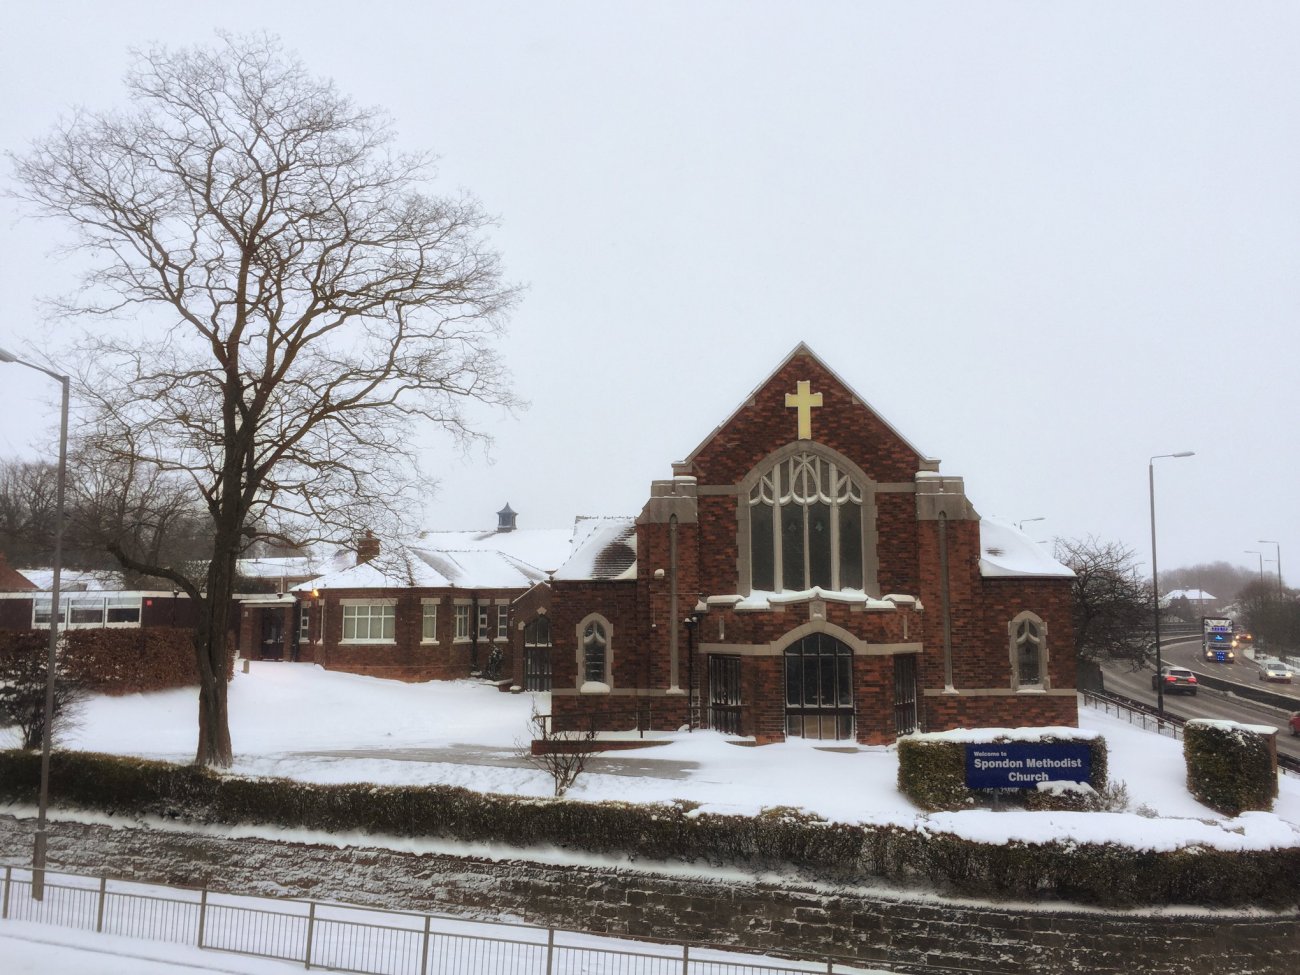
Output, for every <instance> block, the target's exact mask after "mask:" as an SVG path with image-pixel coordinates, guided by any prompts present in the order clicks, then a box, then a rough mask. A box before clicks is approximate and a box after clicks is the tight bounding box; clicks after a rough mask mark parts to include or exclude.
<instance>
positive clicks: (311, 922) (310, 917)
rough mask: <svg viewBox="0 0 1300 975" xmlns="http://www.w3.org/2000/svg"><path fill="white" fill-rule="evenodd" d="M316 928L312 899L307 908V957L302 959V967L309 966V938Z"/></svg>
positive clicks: (314, 903) (314, 906)
mask: <svg viewBox="0 0 1300 975" xmlns="http://www.w3.org/2000/svg"><path fill="white" fill-rule="evenodd" d="M315 930H316V902H315V901H312V902H311V906H310V907H308V908H307V957H306V958H305V959H303V963H302V967H303V968H311V939H312V934H313V932H314V931H315Z"/></svg>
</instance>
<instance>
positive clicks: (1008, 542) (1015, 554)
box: [980, 518, 1074, 579]
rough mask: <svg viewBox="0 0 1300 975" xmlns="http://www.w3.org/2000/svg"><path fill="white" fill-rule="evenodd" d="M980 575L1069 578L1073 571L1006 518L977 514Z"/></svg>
mask: <svg viewBox="0 0 1300 975" xmlns="http://www.w3.org/2000/svg"><path fill="white" fill-rule="evenodd" d="M980 575H982V576H983V577H984V578H986V579H999V578H1008V577H1014V576H1039V577H1048V578H1057V579H1073V578H1074V571H1073V570H1072V569H1070V568H1069V567H1068V566H1064V565H1062V564H1061V563H1060V562H1058V561H1056V559H1054V558H1052V557H1051V556H1050V555H1048V554H1047V550H1046V549H1045V548H1044V546H1042V545H1039V544H1038V543H1037V542H1035V541H1034V540H1033V539H1032V538H1030V537H1029V536H1028V535H1026V534H1025V533H1024V532H1022V531H1020V529H1018V528H1017V527H1016V526H1015V525H1013V524H1011V523H1010V522H1007V521H1001V520H999V519H997V518H981V519H980Z"/></svg>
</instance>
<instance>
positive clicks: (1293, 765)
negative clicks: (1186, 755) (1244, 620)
mask: <svg viewBox="0 0 1300 975" xmlns="http://www.w3.org/2000/svg"><path fill="white" fill-rule="evenodd" d="M1080 693H1081V694H1082V695H1083V703H1084V704H1085V705H1086V706H1088V707H1093V708H1096V709H1097V710H1099V711H1102V712H1103V713H1105V714H1108V715H1113V716H1114V717H1117V718H1119V719H1120V720H1123V721H1127V722H1128V723H1129V724H1131V725H1134V726H1135V727H1139V728H1141V729H1143V730H1144V731H1154V732H1156V733H1157V734H1161V735H1165V736H1167V737H1169V738H1173V739H1174V740H1175V741H1182V738H1183V725H1184V724H1185V723H1186V722H1187V719H1186V718H1184V717H1182V716H1181V715H1177V714H1170V713H1169V711H1168V710H1166V711H1165V716H1164V717H1163V718H1161V717H1160V716H1159V715H1157V714H1156V710H1155V708H1153V707H1152V706H1151V705H1149V704H1146V703H1144V702H1142V701H1135V700H1133V699H1132V698H1128V697H1123V696H1122V695H1119V694H1113V693H1111V692H1109V691H1105V692H1098V691H1081V692H1080ZM1277 767H1278V768H1279V769H1280V770H1281V771H1282V773H1283V774H1284V775H1300V760H1296V759H1294V758H1292V757H1291V756H1290V755H1283V754H1282V753H1281V752H1280V751H1279V752H1278V754H1277Z"/></svg>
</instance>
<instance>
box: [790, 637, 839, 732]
mask: <svg viewBox="0 0 1300 975" xmlns="http://www.w3.org/2000/svg"><path fill="white" fill-rule="evenodd" d="M785 733H786V734H787V735H793V736H795V737H799V738H820V739H841V738H852V737H853V650H852V649H851V648H850V647H849V646H848V645H847V644H845V643H842V642H840V641H839V640H836V639H835V638H834V637H832V636H827V635H826V634H825V633H813V634H810V635H809V636H806V637H804V638H803V639H802V640H798V641H796V642H795V643H792V644H790V646H788V647H787V648H786V651H785Z"/></svg>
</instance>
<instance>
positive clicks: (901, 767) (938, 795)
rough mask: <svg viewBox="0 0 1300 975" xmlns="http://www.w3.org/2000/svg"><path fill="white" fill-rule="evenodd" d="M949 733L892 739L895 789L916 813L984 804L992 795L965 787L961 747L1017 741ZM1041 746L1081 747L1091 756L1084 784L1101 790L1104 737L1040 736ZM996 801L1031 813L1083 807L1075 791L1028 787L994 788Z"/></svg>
mask: <svg viewBox="0 0 1300 975" xmlns="http://www.w3.org/2000/svg"><path fill="white" fill-rule="evenodd" d="M950 735H951V733H950V732H938V733H935V734H930V735H909V736H906V737H903V738H900V739H898V790H899V791H900V792H902V793H903V795H905V796H907V797H908V798H909V799H911V800H912V801H913V802H914V803H916V804H917V805H918V806H920V807H921V808H922V809H925V810H928V811H929V812H940V811H945V810H957V809H973V808H976V807H979V806H985V805H990V804H992V802H993V801H994V798H995V794H994V792H991V791H983V790H978V789H970V788H967V786H966V746H967V745H968V744H986V745H995V744H1002V743H1004V742H1014V741H1018V740H1020V739H1017V738H1013V737H1012V736H1009V735H1000V734H997V733H996V732H994V733H991V734H990V735H989V737H988V738H987V739H981V740H980V741H979V742H975V741H967V740H964V737H963V738H956V737H949V736H950ZM1037 741H1039V742H1042V743H1043V744H1073V745H1079V744H1086V745H1087V746H1088V751H1089V754H1090V758H1091V762H1090V764H1091V768H1090V770H1089V775H1088V784H1089V785H1090V786H1092V789H1093V791H1094V792H1095V793H1098V794H1100V793H1104V792H1105V791H1106V782H1107V777H1108V775H1109V759H1108V753H1107V751H1106V739H1105V738H1103V737H1102V736H1101V735H1096V736H1094V737H1091V738H1066V737H1048V736H1045V737H1042V738H1039V739H1037ZM996 798H997V800H998V801H999V802H1010V803H1014V804H1020V805H1025V806H1029V807H1031V808H1033V809H1060V810H1073V809H1080V808H1086V807H1087V803H1081V802H1080V800H1079V798H1078V793H1068V792H1067V793H1063V794H1061V795H1056V794H1053V793H1051V792H1039V791H1035V790H1032V789H1002V790H997V792H996Z"/></svg>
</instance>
